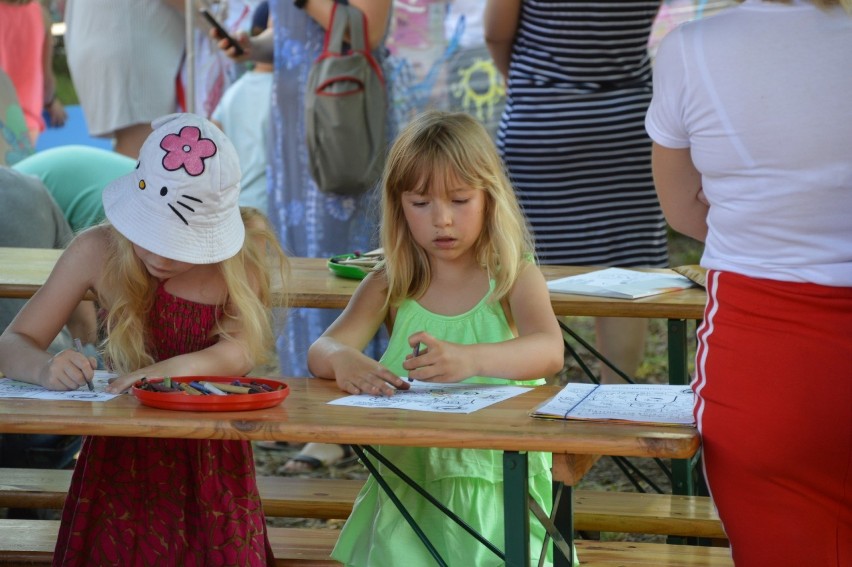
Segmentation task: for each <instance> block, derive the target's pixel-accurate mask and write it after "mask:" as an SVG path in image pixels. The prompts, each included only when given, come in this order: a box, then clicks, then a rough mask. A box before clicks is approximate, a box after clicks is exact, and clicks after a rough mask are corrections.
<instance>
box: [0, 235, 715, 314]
mask: <svg viewBox="0 0 852 567" xmlns="http://www.w3.org/2000/svg"><path fill="white" fill-rule="evenodd" d="M61 252H62V251H61V250H50V249H41V248H39V249H33V248H2V247H0V297H7V298H28V297H31V296H32V295H33V294H34V293H35V292H36V291H37V290H38V289H39V288H40V287H41V286H42V284H44V282H45V280H47V276H48V275H49V274H50V271H51V270H52V269H53V266H54V264H55V263H56V260H57V259H58V258H59V255H60V254H61ZM594 269H596V268H590V267H576V266H542V272H544V275H545V277H546V278H547V279H548V280H553V279H557V278H562V277H565V276H571V275H576V274H581V273H585V272H589V271H591V270H594ZM358 283H359V282H358V280H351V279H346V278H341V277H338V276H335V275H334V274H332V273H331V272H330V271H329V270H328V268H327V267H326V260H324V259H322V258H291V271H290V290H289V297H288V300H289V306H290V307H319V308H334V309H342V308H343V307H345V306H346V304H347V303H348V302H349V298H350V297H351V296H352V293H353V292H354V291H355V288H356V287H358ZM550 300H551V303H552V304H553V310H554V312H555V313H556V314H557V315H575V316H591V317H649V318H665V319H701V318H702V317H703V316H704V303H705V300H706V292H705V291H704V290H703V289H701V288H697V287H696V288H691V289H686V290H682V291H676V292H671V293H664V294H661V295H655V296H651V297H644V298H641V299H632V300H624V299H609V298H605V297H590V296H583V295H572V294H566V293H551V294H550ZM276 301H277V304H279V305H281V304H282V303H283V299H282V296H281V295H280V294H279V295H277V296H276Z"/></svg>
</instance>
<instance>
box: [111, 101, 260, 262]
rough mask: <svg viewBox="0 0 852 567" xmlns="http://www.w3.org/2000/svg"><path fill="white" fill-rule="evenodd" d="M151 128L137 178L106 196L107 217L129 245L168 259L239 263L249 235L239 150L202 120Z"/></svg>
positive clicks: (175, 117) (177, 119)
mask: <svg viewBox="0 0 852 567" xmlns="http://www.w3.org/2000/svg"><path fill="white" fill-rule="evenodd" d="M151 126H152V128H153V129H154V131H153V132H152V133H151V135H149V136H148V138H147V139H146V140H145V143H144V144H143V145H142V150H141V151H140V152H139V163H138V164H137V166H136V170H135V171H133V172H131V173H128V174H127V175H124V176H122V177H119V178H118V179H116V180H115V181H113V182H112V183H110V184H109V185H107V187H106V188H105V189H104V191H103V203H104V212H105V213H106V217H107V218H108V219H109V221H110V222H111V223H112V225H113V226H114V227H115V228H116V229H117V230H118V231H119V232H120V233H121V234H123V235H124V236H125V237H127V239H128V240H130V241H131V242H133V243H134V244H136V245H137V246H141V247H142V248H145V249H146V250H149V251H151V252H153V253H154V254H157V255H159V256H163V257H164V258H170V259H172V260H177V261H180V262H188V263H191V264H214V263H216V262H221V261H222V260H226V259H228V258H230V257H231V256H234V255H235V254H236V253H237V252H239V251H240V248H242V245H243V240H245V227H244V226H243V221H242V218H241V217H240V208H239V204H238V199H239V194H240V163H239V158H238V157H237V152H236V150H235V149H234V146H233V144H231V141H230V140H228V138H227V137H226V136H225V134H224V133H222V131H221V130H219V129H218V128H217V127H216V126H214V125H213V124H212V123H211V122H209V121H208V120H205V119H204V118H202V117H201V116H198V115H195V114H169V115H168V116H163V117H161V118H158V119H156V120H155V121H154V122H152V123H151Z"/></svg>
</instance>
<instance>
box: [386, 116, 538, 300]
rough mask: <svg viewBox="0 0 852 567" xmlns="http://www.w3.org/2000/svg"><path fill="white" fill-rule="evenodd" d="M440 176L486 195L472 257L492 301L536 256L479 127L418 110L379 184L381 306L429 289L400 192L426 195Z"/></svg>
mask: <svg viewBox="0 0 852 567" xmlns="http://www.w3.org/2000/svg"><path fill="white" fill-rule="evenodd" d="M441 177H443V181H447V180H448V179H450V178H454V179H457V180H459V181H461V182H463V183H465V184H466V185H468V186H470V187H471V188H473V189H478V190H481V191H484V192H485V202H486V205H485V222H484V224H483V229H482V232H481V233H480V235H479V238H478V239H477V241H476V243H475V245H474V252H475V254H476V259H477V262H479V264H480V265H481V266H482V267H483V268H485V270H486V271H487V272H488V275H489V277H490V278H493V279H494V280H495V289H494V293H493V295H492V298H491V299H492V300H493V301H498V300H500V299H502V298H503V297H504V296H505V295H506V294H507V293H509V291H510V290H511V289H512V286H513V285H514V284H515V281H516V280H517V278H518V275H519V274H520V272H521V269H522V267H523V264H524V263H525V262H528V261H529V259H530V258H531V257H532V254H533V253H534V246H533V242H532V237H531V236H530V232H529V229H528V227H527V224H526V220H525V218H524V215H523V213H522V212H521V208H520V206H519V205H518V201H517V199H516V198H515V192H514V189H513V188H512V185H511V183H510V182H509V178H508V176H507V175H506V172H505V170H504V168H503V162H502V160H501V159H500V156H499V154H498V153H497V148H496V147H495V146H494V142H493V141H492V140H491V137H490V136H489V134H488V132H487V131H486V130H485V128H484V127H483V126H482V124H480V123H479V122H478V121H477V120H476V119H474V118H473V117H472V116H470V115H468V114H464V113H449V112H441V111H436V110H431V111H427V112H424V113H423V114H421V115H419V116H418V117H416V118H415V119H414V120H412V121H411V123H409V124H408V126H407V127H406V128H405V129H404V130H403V131H402V132H401V133H400V135H399V137H398V138H397V139H396V141H395V142H394V144H393V147H392V148H391V150H390V154H389V155H388V161H387V164H386V165H385V173H384V177H383V179H382V225H381V242H382V247H383V248H384V253H385V267H384V273H385V277H386V279H387V283H388V297H387V305H398V304H399V303H400V302H401V301H402V300H403V299H405V298H408V297H413V298H418V297H421V296H422V295H423V294H424V293H425V292H426V289H428V287H429V284H430V282H431V279H432V274H431V268H430V265H429V259H428V257H427V256H426V252H425V251H424V250H423V248H421V247H420V246H419V245H418V244H417V243H416V242H415V241H414V238H413V237H412V235H411V231H410V229H409V228H408V224H407V223H406V221H405V215H404V213H403V210H402V194H403V193H405V192H409V191H410V192H414V193H418V194H425V193H427V192H428V191H429V188H430V187H431V186H432V185H433V184H434V183H436V182H438V181H441V180H442V179H441Z"/></svg>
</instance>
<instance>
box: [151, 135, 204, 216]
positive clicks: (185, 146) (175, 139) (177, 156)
mask: <svg viewBox="0 0 852 567" xmlns="http://www.w3.org/2000/svg"><path fill="white" fill-rule="evenodd" d="M160 148H162V149H164V150H166V155H165V156H163V161H162V163H163V168H164V169H166V170H167V171H177V170H178V169H181V168H183V169H184V170H185V171H186V173H187V174H189V175H191V176H192V177H197V176H199V175H201V174H203V173H204V160H206V159H207V158H210V157H213V156H214V155H216V144H215V142H213V140H211V139H209V138H202V137H201V130H199V129H198V128H196V127H195V126H184V127H183V128H181V130H180V132H179V133H178V134H167V135H166V136H165V137H164V138H163V139H162V141H161V142H160ZM136 168H137V169H138V168H139V163H137V164H136ZM139 189H141V190H142V191H145V190H146V189H148V184H147V183H146V182H145V179H144V178H141V179H139ZM159 193H160V196H161V197H168V196H169V187H167V186H166V185H163V186H162V187H160V188H159ZM181 199H186V201H188V202H186V201H181ZM174 202H175V203H176V204H177V205H178V206H180V207H182V210H183V212H184V213H187V212H192V213H194V212H195V209H194V208H193V207H192V205H193V204H194V203H197V204H201V203H203V202H204V201H202V200H201V199H200V198H198V197H194V196H192V195H191V194H189V193H187V192H183V194H181V195H178V196H177V200H175V201H174ZM166 205H167V206H168V207H169V208H170V209H171V210H172V212H173V213H174V214H176V215H177V216H178V218H179V219H180V220H182V221H183V223H184V224H187V225H188V224H189V222H188V221H187V220H186V217H185V216H184V215H183V214H182V212H181V210H179V209H177V208H175V206H174V205H172V203H169V202H167V203H166Z"/></svg>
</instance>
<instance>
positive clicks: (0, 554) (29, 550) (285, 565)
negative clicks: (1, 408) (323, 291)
mask: <svg viewBox="0 0 852 567" xmlns="http://www.w3.org/2000/svg"><path fill="white" fill-rule="evenodd" d="M58 532H59V522H58V521H55V520H0V565H3V566H5V567H9V566H23V565H48V564H50V562H51V559H52V556H53V547H54V544H55V542H56V536H57V534H58ZM339 533H340V532H339V531H337V530H330V529H324V528H270V529H269V540H270V543H271V545H272V549H273V552H274V553H275V557H276V565H278V566H279V567H332V566H339V565H340V563H338V562H336V561H333V560H331V559H329V554H330V553H331V549H332V548H333V547H334V543H335V541H336V540H337V536H338V534H339ZM577 555H578V557H579V558H580V564H581V565H583V566H584V567H586V566H588V567H616V566H623V565H631V566H635V567H642V566H647V567H733V561H732V560H731V558H730V553H729V550H728V549H726V548H719V547H696V546H687V545H665V544H658V543H633V542H596V541H578V542H577Z"/></svg>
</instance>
